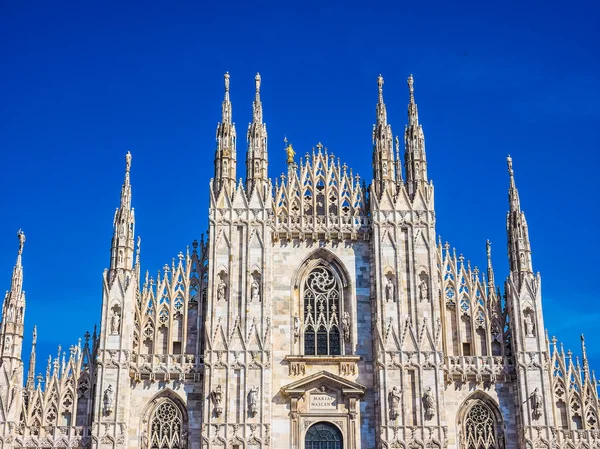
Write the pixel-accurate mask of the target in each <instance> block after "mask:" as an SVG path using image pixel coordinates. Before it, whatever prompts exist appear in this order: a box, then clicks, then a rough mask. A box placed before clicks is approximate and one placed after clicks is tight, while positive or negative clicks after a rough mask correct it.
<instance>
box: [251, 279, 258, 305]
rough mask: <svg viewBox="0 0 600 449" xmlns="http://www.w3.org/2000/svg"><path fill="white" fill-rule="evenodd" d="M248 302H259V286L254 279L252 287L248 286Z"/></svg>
mask: <svg viewBox="0 0 600 449" xmlns="http://www.w3.org/2000/svg"><path fill="white" fill-rule="evenodd" d="M250 291H251V295H250V301H257V302H258V301H260V285H258V281H257V280H256V279H254V280H253V281H252V285H251V286H250Z"/></svg>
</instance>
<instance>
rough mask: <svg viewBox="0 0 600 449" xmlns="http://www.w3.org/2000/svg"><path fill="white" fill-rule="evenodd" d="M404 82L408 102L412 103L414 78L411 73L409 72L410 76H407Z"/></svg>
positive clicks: (413, 100) (413, 98)
mask: <svg viewBox="0 0 600 449" xmlns="http://www.w3.org/2000/svg"><path fill="white" fill-rule="evenodd" d="M406 82H407V83H408V92H409V94H410V102H411V103H414V102H415V87H414V84H415V79H414V78H413V76H412V73H411V74H410V76H409V77H408V79H407V80H406Z"/></svg>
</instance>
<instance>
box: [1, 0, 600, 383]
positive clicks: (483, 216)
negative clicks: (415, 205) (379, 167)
mask: <svg viewBox="0 0 600 449" xmlns="http://www.w3.org/2000/svg"><path fill="white" fill-rule="evenodd" d="M172 3H175V2H172ZM176 3H177V5H167V3H162V2H161V3H159V2H139V3H127V4H122V3H114V4H112V5H111V4H110V3H109V2H73V3H69V2H52V3H49V2H28V3H27V4H23V3H19V2H12V3H8V2H5V3H4V4H3V5H2V6H0V8H1V13H0V50H1V53H0V54H1V58H0V64H1V66H0V86H2V101H1V102H0V192H1V194H0V208H1V210H2V219H1V220H0V254H1V255H2V257H1V258H0V286H2V288H5V289H6V288H8V286H9V285H10V276H11V270H12V266H13V264H14V260H15V256H16V250H17V239H16V237H15V233H16V231H17V229H19V228H23V230H24V231H25V232H26V234H27V243H26V247H25V252H24V258H23V262H24V266H25V289H26V292H27V311H26V333H27V339H26V346H25V348H24V353H25V354H26V353H28V351H29V346H28V345H29V342H30V338H29V336H30V333H31V329H32V327H33V325H34V324H37V325H38V336H39V337H38V348H39V350H38V361H39V362H38V367H37V371H38V372H39V371H44V370H45V361H44V359H45V357H47V355H48V354H50V353H51V354H52V355H55V354H56V346H57V345H58V344H59V343H60V344H62V345H63V348H64V349H66V348H68V346H69V345H71V344H74V343H76V341H77V338H79V337H80V336H82V335H83V333H84V332H85V331H86V330H90V331H91V330H92V328H93V325H94V323H96V322H97V321H98V319H99V315H100V306H101V275H102V271H103V269H104V268H105V267H106V266H107V265H108V263H109V249H110V240H111V235H112V218H113V213H114V209H115V207H116V206H117V205H118V202H119V193H120V188H121V183H122V179H123V170H124V155H125V153H126V152H127V151H131V152H132V154H133V164H132V184H133V204H134V207H135V209H136V218H137V229H136V231H137V232H138V233H139V234H140V235H141V236H142V269H143V270H144V271H145V270H150V272H151V273H152V274H154V273H156V271H157V270H158V269H159V268H160V267H162V266H163V265H164V264H165V263H170V261H171V258H172V257H176V255H177V253H178V252H179V251H181V250H185V247H186V245H189V244H191V242H192V240H193V239H195V238H199V236H200V234H201V233H203V232H205V230H206V228H207V199H208V182H209V179H210V177H211V176H212V163H213V156H214V148H215V141H214V136H215V127H216V124H217V121H218V120H219V118H220V107H221V100H222V96H223V73H224V72H225V71H229V72H230V74H231V97H232V102H233V117H234V121H235V122H236V123H237V133H238V137H239V142H238V147H237V151H238V161H243V160H244V156H245V133H246V127H247V123H248V122H249V121H250V119H251V111H252V109H251V103H252V99H253V86H254V74H255V73H256V72H257V71H258V72H260V74H261V76H262V100H263V106H264V117H265V121H266V123H267V129H268V133H269V153H270V166H269V174H270V176H272V177H274V176H277V175H279V174H280V173H281V172H282V171H283V170H284V166H285V153H284V151H283V138H284V136H285V135H287V137H288V139H290V141H292V142H293V143H294V146H295V148H296V150H297V152H298V153H300V154H304V153H305V152H306V151H308V150H310V148H311V147H313V146H314V145H316V143H317V142H323V144H324V145H325V146H327V147H328V148H329V150H330V151H333V152H334V153H335V154H336V155H338V156H339V157H341V159H342V160H343V161H345V162H347V163H348V165H349V166H350V167H353V168H354V171H355V172H358V173H360V174H361V176H362V177H364V178H366V179H367V180H369V179H370V178H371V168H370V162H371V127H372V124H373V122H374V120H375V103H376V100H377V83H376V78H377V75H378V74H379V73H381V74H382V75H383V76H384V78H385V85H384V98H385V102H386V104H387V108H388V117H389V120H390V122H391V124H392V131H393V132H394V134H401V133H402V131H403V127H404V124H405V122H406V103H407V96H408V94H407V87H406V78H407V76H408V75H409V74H410V73H413V74H414V77H415V93H416V100H417V103H418V105H419V113H420V119H421V122H422V124H423V127H424V131H425V138H426V147H427V156H428V161H429V173H430V177H431V179H433V182H434V185H435V188H436V190H435V194H436V210H437V231H438V233H440V234H441V236H442V238H443V239H444V241H445V240H448V241H450V243H451V244H452V245H453V246H455V247H456V248H457V252H458V253H462V254H464V255H465V257H466V258H467V259H470V260H471V263H472V265H478V266H480V267H483V266H484V265H485V241H486V239H490V240H491V241H492V247H493V260H494V265H495V269H496V279H497V280H498V281H501V280H503V279H504V278H505V276H506V274H507V265H508V263H507V258H506V233H505V214H506V210H507V208H508V203H507V188H508V177H507V172H506V163H505V158H506V155H507V154H509V153H510V154H511V156H512V157H513V160H514V168H515V172H516V180H517V186H518V188H519V191H520V195H521V203H522V206H523V209H524V210H525V212H526V214H527V219H528V222H529V226H530V235H531V240H532V245H533V262H534V269H535V270H538V271H540V272H541V274H542V281H543V306H544V311H545V325H546V327H547V328H548V329H549V332H550V335H557V337H559V339H560V340H561V341H563V342H564V343H565V347H566V348H571V349H573V350H574V351H575V353H579V351H580V343H579V335H580V333H581V332H585V333H586V335H587V348H588V354H589V356H590V359H591V364H592V367H597V368H599V369H600V334H598V333H597V332H594V331H595V330H596V329H597V324H598V322H600V308H599V307H598V304H597V301H598V300H600V295H599V292H598V283H597V278H596V272H595V271H596V270H595V268H596V266H597V254H598V249H599V247H600V245H599V243H600V241H599V237H598V233H597V229H598V225H597V223H598V219H599V218H600V210H599V206H598V200H597V197H598V193H599V192H598V184H597V175H596V172H597V170H598V168H599V166H600V164H599V162H600V158H599V156H598V142H599V137H600V136H599V134H600V132H599V129H600V126H599V125H600V112H599V110H598V107H597V105H598V104H599V103H600V70H599V65H600V62H599V61H600V58H599V54H598V49H597V43H598V42H600V36H599V34H600V33H599V31H598V28H597V24H596V19H595V18H596V17H598V12H599V11H598V8H599V7H598V6H597V5H594V4H593V3H592V2H591V1H590V2H587V3H586V2H514V3H511V2H492V3H490V2H479V1H478V2H462V3H461V5H460V6H456V5H451V4H449V2H410V3H406V2H389V3H386V2H378V3H372V2H361V3H360V5H361V6H351V4H350V3H348V2H346V3H337V4H334V3H327V2H312V3H311V2H295V3H293V4H290V5H289V6H288V2H277V3H272V4H267V3H257V2H247V3H246V2H239V3H236V2H225V3H223V4H222V5H221V6H220V5H218V3H219V2H212V4H210V5H199V4H197V3H201V2H176ZM349 5H350V6H349ZM238 173H239V176H243V175H244V168H243V163H240V164H238Z"/></svg>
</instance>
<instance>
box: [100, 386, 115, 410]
mask: <svg viewBox="0 0 600 449" xmlns="http://www.w3.org/2000/svg"><path fill="white" fill-rule="evenodd" d="M102 402H103V403H104V415H105V416H109V415H110V414H111V413H112V412H113V407H114V391H113V387H112V385H109V386H108V388H107V389H106V390H104V396H103V397H102Z"/></svg>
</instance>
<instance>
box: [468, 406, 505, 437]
mask: <svg viewBox="0 0 600 449" xmlns="http://www.w3.org/2000/svg"><path fill="white" fill-rule="evenodd" d="M463 447H464V448H466V449H500V447H499V445H498V438H497V437H496V423H495V420H494V415H493V413H492V411H491V410H490V409H489V408H488V407H487V406H486V405H485V404H484V403H483V402H477V403H475V405H473V406H472V407H471V409H470V410H469V412H468V413H467V418H466V420H465V445H464V446H463Z"/></svg>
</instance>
